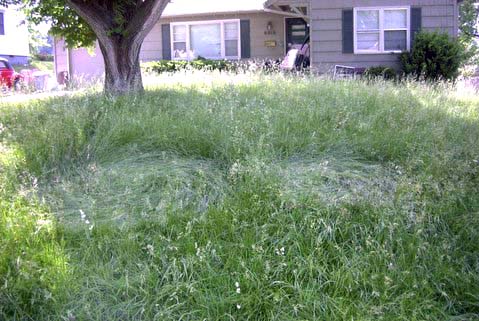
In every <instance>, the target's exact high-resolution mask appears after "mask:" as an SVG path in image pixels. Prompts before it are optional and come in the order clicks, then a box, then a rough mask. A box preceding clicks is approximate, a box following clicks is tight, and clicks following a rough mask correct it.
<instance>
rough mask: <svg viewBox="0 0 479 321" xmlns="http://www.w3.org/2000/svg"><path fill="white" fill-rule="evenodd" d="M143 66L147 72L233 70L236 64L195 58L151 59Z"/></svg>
mask: <svg viewBox="0 0 479 321" xmlns="http://www.w3.org/2000/svg"><path fill="white" fill-rule="evenodd" d="M142 68H143V70H144V71H146V72H156V73H164V72H177V71H181V70H185V69H195V70H219V71H226V70H228V71H231V70H234V69H235V64H234V63H233V62H231V61H227V60H211V59H204V58H201V57H200V58H198V59H195V60H190V61H185V60H159V61H150V62H145V63H143V64H142Z"/></svg>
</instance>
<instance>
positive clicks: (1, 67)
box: [0, 58, 23, 90]
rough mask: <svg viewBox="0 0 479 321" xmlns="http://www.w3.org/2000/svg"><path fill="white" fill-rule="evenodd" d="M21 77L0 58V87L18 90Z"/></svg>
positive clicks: (6, 61)
mask: <svg viewBox="0 0 479 321" xmlns="http://www.w3.org/2000/svg"><path fill="white" fill-rule="evenodd" d="M22 80H23V76H22V75H21V74H19V73H17V72H16V71H15V69H13V67H12V65H11V64H10V63H9V62H8V60H7V59H3V58H0V87H4V86H6V87H7V88H8V89H14V90H19V89H20V86H21V82H22Z"/></svg>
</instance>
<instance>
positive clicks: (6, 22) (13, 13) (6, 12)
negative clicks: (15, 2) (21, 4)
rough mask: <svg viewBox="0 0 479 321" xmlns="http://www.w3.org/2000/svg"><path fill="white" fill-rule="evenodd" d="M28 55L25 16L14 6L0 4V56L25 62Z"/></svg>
mask: <svg viewBox="0 0 479 321" xmlns="http://www.w3.org/2000/svg"><path fill="white" fill-rule="evenodd" d="M29 56H30V49H29V45H28V28H27V25H26V24H25V16H24V15H23V13H22V12H21V11H19V10H17V9H16V8H15V7H8V8H5V7H1V6H0V57H2V58H6V59H8V60H9V61H10V63H12V64H26V63H28V57H29Z"/></svg>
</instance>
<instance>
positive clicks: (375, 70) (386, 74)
mask: <svg viewBox="0 0 479 321" xmlns="http://www.w3.org/2000/svg"><path fill="white" fill-rule="evenodd" d="M364 76H365V77H366V78H367V79H376V78H382V79H385V80H394V79H396V76H397V75H396V71H395V70H394V69H393V68H391V67H386V66H375V67H369V68H367V69H366V71H365V72H364Z"/></svg>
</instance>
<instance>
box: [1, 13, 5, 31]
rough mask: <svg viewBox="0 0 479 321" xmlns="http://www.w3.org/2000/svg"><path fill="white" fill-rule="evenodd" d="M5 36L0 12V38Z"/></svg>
mask: <svg viewBox="0 0 479 321" xmlns="http://www.w3.org/2000/svg"><path fill="white" fill-rule="evenodd" d="M3 35H5V23H4V17H3V12H1V11H0V36H3Z"/></svg>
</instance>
